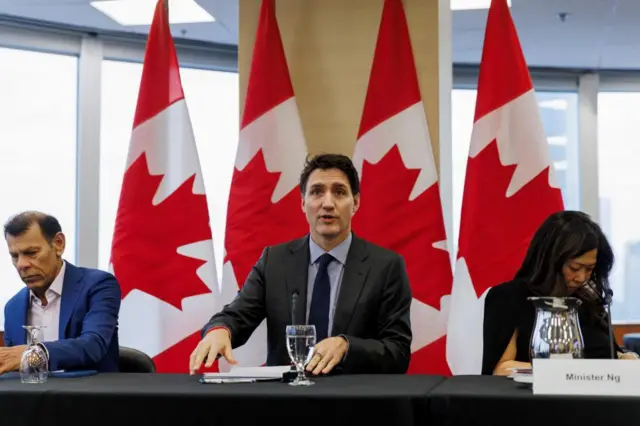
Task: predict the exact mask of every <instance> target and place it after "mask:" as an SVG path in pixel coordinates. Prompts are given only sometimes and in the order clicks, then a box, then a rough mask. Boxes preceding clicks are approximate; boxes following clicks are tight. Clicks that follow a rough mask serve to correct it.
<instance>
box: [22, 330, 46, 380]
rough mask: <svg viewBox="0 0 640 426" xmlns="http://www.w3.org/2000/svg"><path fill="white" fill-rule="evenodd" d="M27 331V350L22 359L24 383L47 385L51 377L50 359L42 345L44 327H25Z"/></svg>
mask: <svg viewBox="0 0 640 426" xmlns="http://www.w3.org/2000/svg"><path fill="white" fill-rule="evenodd" d="M22 327H23V328H24V329H26V330H27V345H28V346H27V348H26V349H25V350H24V352H23V353H22V358H21V359H20V380H21V381H22V383H46V382H47V378H48V376H49V358H48V357H47V352H46V351H45V350H44V348H43V347H42V346H41V345H40V341H41V340H42V329H43V328H44V327H45V326H43V325H23V326H22Z"/></svg>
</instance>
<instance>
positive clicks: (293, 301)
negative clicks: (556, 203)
mask: <svg viewBox="0 0 640 426" xmlns="http://www.w3.org/2000/svg"><path fill="white" fill-rule="evenodd" d="M297 304H298V290H293V293H292V294H291V325H296V305H297Z"/></svg>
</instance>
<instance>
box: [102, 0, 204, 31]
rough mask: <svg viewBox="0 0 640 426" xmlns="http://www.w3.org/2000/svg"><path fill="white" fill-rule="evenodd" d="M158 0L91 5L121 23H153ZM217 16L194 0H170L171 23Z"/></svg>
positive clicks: (107, 1) (119, 0)
mask: <svg viewBox="0 0 640 426" xmlns="http://www.w3.org/2000/svg"><path fill="white" fill-rule="evenodd" d="M156 4H157V0H100V1H92V2H91V6H93V7H95V8H96V9H98V10H99V11H100V12H102V13H104V14H105V15H107V16H108V17H109V18H111V19H113V20H114V21H116V22H117V23H119V24H120V25H125V26H129V25H151V21H152V20H153V12H154V10H155V8H156ZM214 21H215V18H214V17H213V16H211V15H210V14H209V12H207V11H206V10H204V9H203V8H202V7H201V6H200V5H199V4H198V3H196V2H195V1H194V0H169V23H170V24H190V23H194V22H214Z"/></svg>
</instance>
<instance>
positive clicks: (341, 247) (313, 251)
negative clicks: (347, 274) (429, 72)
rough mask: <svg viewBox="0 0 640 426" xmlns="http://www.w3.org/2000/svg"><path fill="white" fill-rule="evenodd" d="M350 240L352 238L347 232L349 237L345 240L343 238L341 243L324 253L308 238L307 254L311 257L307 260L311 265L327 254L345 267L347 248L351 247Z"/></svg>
mask: <svg viewBox="0 0 640 426" xmlns="http://www.w3.org/2000/svg"><path fill="white" fill-rule="evenodd" d="M352 239H353V237H352V235H351V232H349V235H347V238H345V240H344V241H343V242H341V243H340V244H338V245H337V246H335V247H334V248H332V249H331V250H329V251H328V252H327V251H324V249H323V248H322V247H320V246H319V245H317V244H316V243H315V242H314V241H313V239H312V238H311V237H309V253H310V255H311V256H310V257H309V260H310V261H311V264H314V263H316V262H317V260H318V258H319V257H320V256H322V255H323V254H325V253H329V254H330V255H331V256H333V257H334V258H335V259H336V260H337V261H338V262H340V263H342V264H343V265H345V264H346V263H347V255H348V254H349V248H350V247H351V240H352Z"/></svg>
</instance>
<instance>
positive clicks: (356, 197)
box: [353, 194, 360, 214]
mask: <svg viewBox="0 0 640 426" xmlns="http://www.w3.org/2000/svg"><path fill="white" fill-rule="evenodd" d="M359 208H360V194H356V195H354V196H353V214H356V212H357V211H358V209H359Z"/></svg>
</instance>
